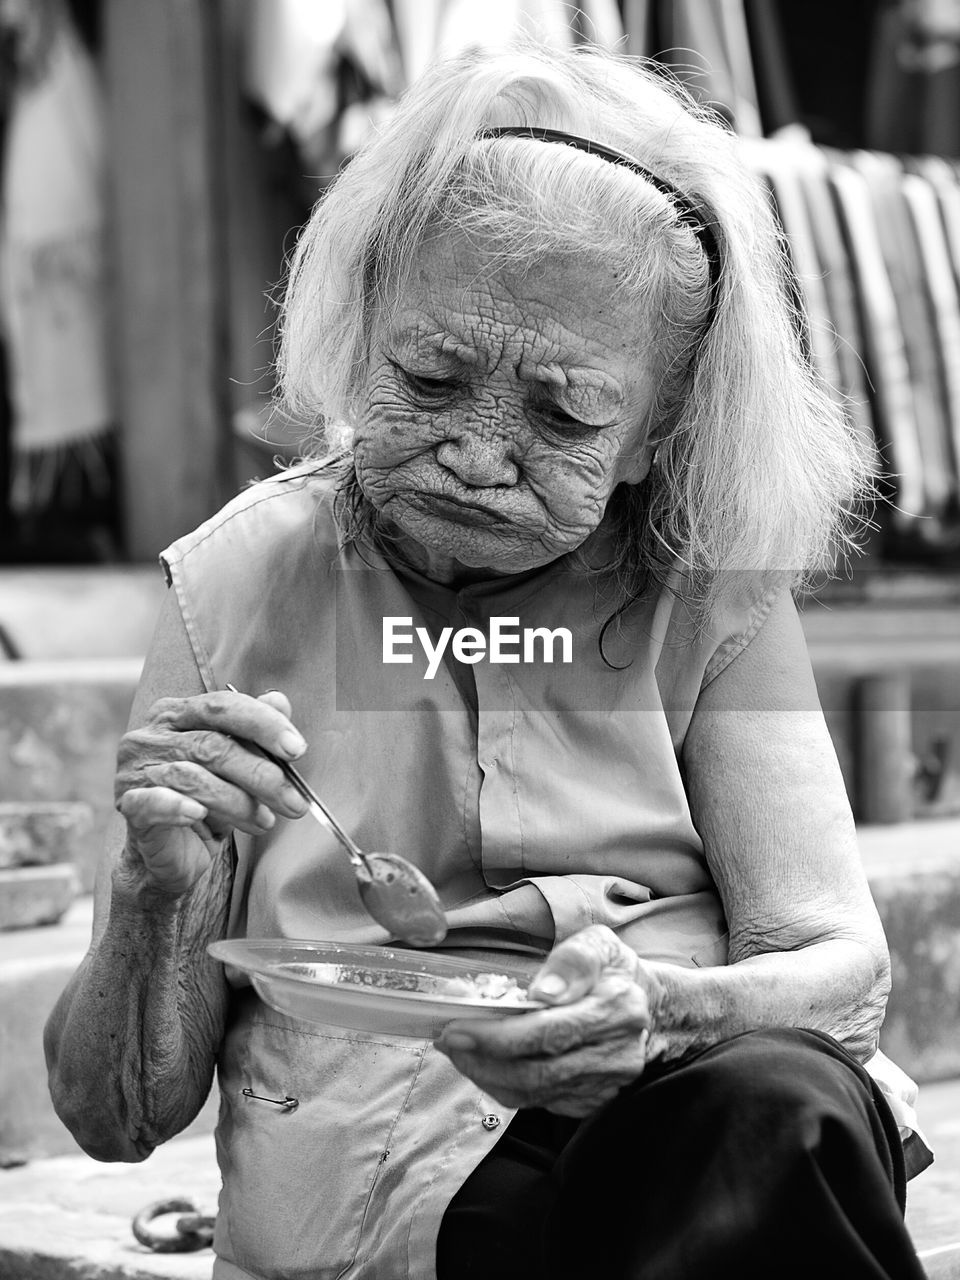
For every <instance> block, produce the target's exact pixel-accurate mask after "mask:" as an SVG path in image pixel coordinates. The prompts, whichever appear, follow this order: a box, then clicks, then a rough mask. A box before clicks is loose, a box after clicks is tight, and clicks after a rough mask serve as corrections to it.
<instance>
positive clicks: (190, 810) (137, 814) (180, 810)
mask: <svg viewBox="0 0 960 1280" xmlns="http://www.w3.org/2000/svg"><path fill="white" fill-rule="evenodd" d="M117 809H118V810H119V811H120V813H121V814H122V815H123V817H124V818H125V819H126V820H127V823H128V825H129V826H131V827H133V829H134V830H135V831H138V832H146V831H149V830H150V829H151V828H152V827H192V826H194V824H195V823H198V822H203V820H204V819H205V818H206V816H207V808H206V806H205V805H202V804H201V803H200V802H199V801H198V800H195V799H193V797H191V796H186V795H183V794H182V793H181V792H179V791H174V790H173V789H172V788H171V787H135V788H132V789H131V790H130V791H125V792H124V793H123V795H122V796H121V797H120V799H119V801H118V803H117Z"/></svg>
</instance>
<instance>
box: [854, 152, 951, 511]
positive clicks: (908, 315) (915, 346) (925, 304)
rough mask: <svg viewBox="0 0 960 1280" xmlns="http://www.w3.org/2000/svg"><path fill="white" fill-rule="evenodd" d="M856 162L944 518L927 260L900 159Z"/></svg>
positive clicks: (945, 452)
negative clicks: (871, 212)
mask: <svg viewBox="0 0 960 1280" xmlns="http://www.w3.org/2000/svg"><path fill="white" fill-rule="evenodd" d="M851 160H852V163H853V165H854V166H855V167H856V168H857V169H858V170H859V171H860V172H861V173H862V174H863V175H864V177H865V178H866V180H867V186H868V189H869V191H870V197H871V200H872V201H873V204H874V208H875V211H876V226H877V233H878V235H879V238H880V247H881V252H882V253H883V257H884V261H885V263H886V267H887V272H888V274H889V278H890V282H891V284H892V286H893V292H894V296H895V298H896V304H897V310H898V312H899V314H900V329H901V332H902V334H903V338H904V343H905V346H906V355H907V365H908V368H909V371H910V387H911V393H912V396H913V402H914V413H915V420H916V423H917V438H918V441H919V445H920V453H921V456H922V459H923V487H924V490H925V492H926V502H927V509H928V511H930V512H931V513H933V514H936V515H943V514H944V512H945V509H946V508H947V507H948V506H949V505H950V502H951V499H952V497H953V493H954V483H953V479H952V470H953V468H952V451H951V447H950V442H949V431H948V427H947V415H948V407H947V404H946V402H945V398H944V391H943V385H942V380H941V370H940V363H939V360H938V355H937V340H936V335H935V332H934V330H935V324H936V321H935V317H934V316H933V314H932V310H931V305H930V301H929V298H928V296H927V295H926V293H925V290H924V284H923V281H924V264H923V258H922V255H921V250H920V244H919V242H918V239H917V230H916V226H915V224H914V222H913V220H912V219H911V217H910V212H909V209H908V207H907V201H906V198H905V196H904V173H903V167H902V165H901V164H900V162H899V161H898V160H897V159H896V157H894V156H889V155H881V154H879V153H877V152H867V151H857V152H853V153H852V156H851ZM932 527H933V526H931V528H932Z"/></svg>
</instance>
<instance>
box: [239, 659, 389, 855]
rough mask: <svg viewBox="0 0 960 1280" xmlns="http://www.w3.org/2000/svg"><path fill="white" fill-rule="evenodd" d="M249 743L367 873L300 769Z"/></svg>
mask: <svg viewBox="0 0 960 1280" xmlns="http://www.w3.org/2000/svg"><path fill="white" fill-rule="evenodd" d="M226 687H227V688H228V689H229V690H230V692H231V693H239V692H240V690H239V689H238V688H237V687H236V686H235V685H232V684H227V686H226ZM249 745H250V746H252V747H253V748H254V749H255V750H257V751H259V752H260V754H261V755H262V756H265V757H266V758H267V759H268V760H270V761H272V763H273V764H275V765H276V766H277V768H278V769H281V770H282V771H283V773H284V776H285V777H286V779H287V781H288V782H289V783H290V785H291V786H292V787H294V788H295V789H296V790H297V791H299V793H300V795H302V796H303V798H304V800H306V802H307V804H308V805H309V806H310V813H311V815H312V816H313V817H314V818H316V820H317V821H318V822H319V823H320V825H321V826H324V827H326V828H327V830H328V831H332V832H333V834H334V835H335V836H336V837H337V839H338V840H339V841H340V843H341V844H342V845H343V847H344V849H346V851H347V854H348V855H349V857H350V861H351V862H352V863H353V865H354V866H355V867H360V868H362V869H363V871H365V872H366V873H367V874H368V875H369V874H370V869H369V866H368V864H367V859H366V855H365V854H364V852H363V850H362V849H361V848H360V847H359V846H358V845H356V844H355V843H354V841H353V840H351V838H350V837H349V836H348V835H347V833H346V831H344V829H343V827H341V825H340V823H339V822H338V821H337V820H336V818H335V817H334V816H333V814H332V813H331V812H330V810H329V809H328V808H327V806H326V805H325V804H324V803H323V801H322V800H321V799H320V797H319V796H318V795H317V793H316V792H315V791H314V789H313V787H311V786H310V783H309V782H308V781H307V780H306V778H305V777H304V776H303V774H302V773H301V772H300V770H299V769H296V768H294V766H293V765H292V764H290V762H289V761H288V760H283V759H281V758H280V756H277V755H274V753H273V752H272V751H268V750H267V748H266V747H262V746H261V745H260V743H259V742H251V743H250V744H249Z"/></svg>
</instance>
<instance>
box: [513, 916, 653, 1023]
mask: <svg viewBox="0 0 960 1280" xmlns="http://www.w3.org/2000/svg"><path fill="white" fill-rule="evenodd" d="M636 960H637V957H636V956H635V955H634V953H633V952H632V951H631V950H630V948H629V947H625V946H624V944H623V943H622V942H621V941H620V939H619V938H618V937H617V935H616V934H615V933H614V932H613V930H612V929H608V928H607V926H606V925H591V926H590V927H589V928H587V929H581V931H580V932H579V933H575V934H573V935H572V936H571V937H569V938H565V939H564V940H563V942H561V943H559V944H558V945H557V946H556V947H554V949H553V950H552V951H551V952H550V954H549V956H547V958H546V960H545V961H544V963H543V966H542V968H541V969H540V970H539V972H538V973H537V974H536V976H535V977H534V979H533V981H532V982H531V983H530V987H529V993H530V996H531V997H532V998H533V999H534V1000H542V1001H543V1002H544V1003H545V1004H570V1003H571V1002H572V1001H574V1000H579V999H581V998H582V997H583V996H585V995H586V994H587V993H588V992H589V991H591V990H592V989H593V988H594V987H595V986H596V985H597V983H598V982H599V981H600V978H601V977H602V975H603V974H604V973H605V972H607V971H608V970H610V969H619V970H622V971H624V972H627V973H630V974H632V973H633V972H634V971H635V969H636Z"/></svg>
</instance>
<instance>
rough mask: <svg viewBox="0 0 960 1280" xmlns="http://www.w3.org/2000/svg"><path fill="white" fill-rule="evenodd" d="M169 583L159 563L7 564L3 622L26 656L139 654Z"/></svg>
mask: <svg viewBox="0 0 960 1280" xmlns="http://www.w3.org/2000/svg"><path fill="white" fill-rule="evenodd" d="M165 590H166V584H165V582H164V578H163V574H162V573H161V571H160V568H159V566H158V565H156V564H150V565H97V566H96V567H94V568H90V567H84V566H77V567H58V566H47V565H42V566H35V565H34V566H31V567H30V568H23V569H18V568H4V569H0V627H2V628H3V631H4V633H5V635H6V636H7V637H8V639H9V641H10V642H11V644H12V645H13V647H14V648H15V649H16V651H17V653H19V655H20V656H21V658H23V659H25V660H27V661H49V660H62V659H71V660H74V659H84V658H130V657H133V658H137V657H142V655H143V654H145V653H146V651H147V646H148V644H149V643H150V637H151V636H152V635H153V628H154V625H155V623H156V620H157V614H158V613H159V612H160V606H161V604H162V603H163V595H164V592H165Z"/></svg>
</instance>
